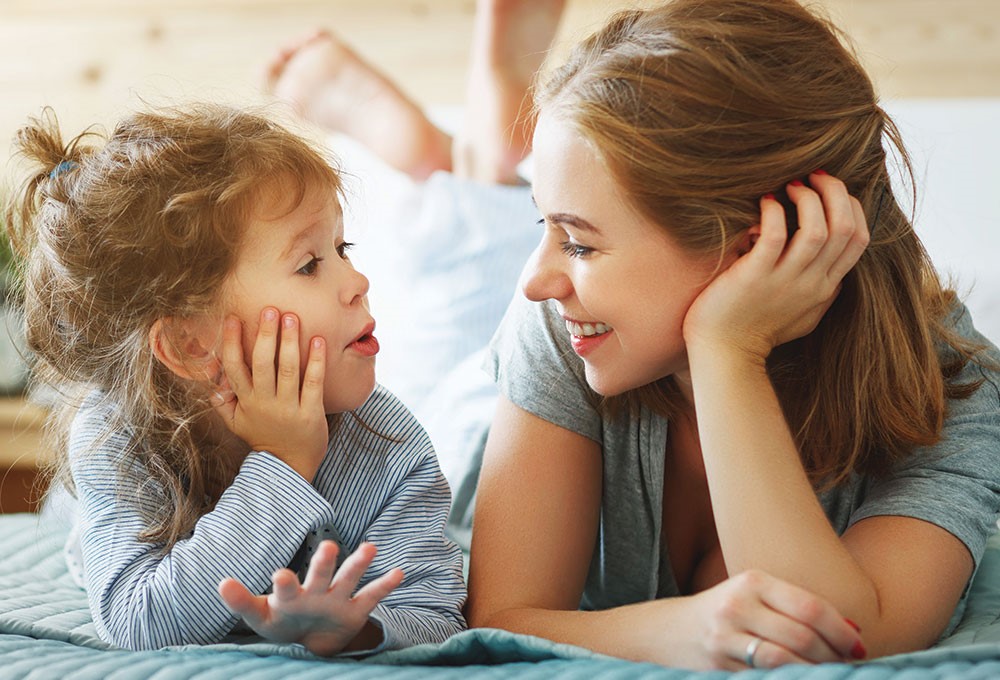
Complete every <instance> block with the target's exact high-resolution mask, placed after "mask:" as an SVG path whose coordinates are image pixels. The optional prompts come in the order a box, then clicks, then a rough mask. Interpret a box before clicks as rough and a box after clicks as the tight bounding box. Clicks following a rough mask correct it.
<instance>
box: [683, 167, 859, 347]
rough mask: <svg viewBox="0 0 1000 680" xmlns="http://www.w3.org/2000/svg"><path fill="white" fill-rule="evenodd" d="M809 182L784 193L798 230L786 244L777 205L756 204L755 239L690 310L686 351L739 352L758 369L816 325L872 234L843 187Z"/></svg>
mask: <svg viewBox="0 0 1000 680" xmlns="http://www.w3.org/2000/svg"><path fill="white" fill-rule="evenodd" d="M809 181H810V184H811V185H812V188H809V187H807V186H805V185H804V184H803V183H802V182H799V181H795V182H792V183H791V184H789V185H788V187H787V191H788V196H789V198H790V199H791V200H792V202H793V203H794V204H795V206H796V209H797V211H798V222H799V229H798V230H797V231H796V232H795V233H794V235H793V236H792V238H791V241H790V242H788V232H787V227H786V221H785V213H784V209H783V207H782V205H781V204H780V203H779V202H778V201H777V200H775V199H774V197H773V196H765V197H764V198H762V199H761V202H760V206H761V223H760V230H759V233H760V238H759V239H758V240H757V242H756V244H754V245H753V247H752V248H751V249H750V251H749V252H748V253H746V254H745V255H743V256H742V257H740V258H739V259H738V260H737V261H736V262H734V263H733V264H732V266H730V267H729V268H728V269H727V270H726V271H725V272H723V273H722V274H720V275H719V276H718V278H716V279H715V281H713V282H712V283H711V284H709V285H708V286H707V287H706V288H705V290H704V291H702V293H701V294H700V295H699V296H698V298H697V299H695V301H694V303H693V304H692V305H691V308H690V309H689V310H688V313H687V316H686V317H685V319H684V339H685V342H686V343H687V345H688V346H689V347H690V346H691V345H693V344H695V343H707V344H709V345H711V346H713V347H719V348H735V349H741V350H744V351H746V352H748V353H750V355H751V356H752V357H753V358H754V359H759V360H760V361H763V360H764V359H766V358H767V356H768V355H769V354H770V352H771V350H772V349H773V348H775V347H777V346H778V345H781V344H783V343H786V342H789V341H791V340H794V339H796V338H800V337H803V336H804V335H807V334H809V333H811V332H812V331H813V330H814V329H815V328H816V326H817V324H819V321H820V319H821V318H822V317H823V314H825V313H826V311H827V309H829V308H830V305H831V304H832V303H833V301H834V299H836V297H837V294H838V293H839V292H840V286H841V282H842V280H843V278H844V276H845V275H846V274H847V272H849V271H850V270H851V268H852V267H854V265H855V264H856V263H857V261H858V259H859V258H860V257H861V254H862V253H863V252H864V250H865V248H866V247H867V245H868V240H869V234H868V225H867V222H866V220H865V215H864V211H863V210H862V209H861V204H860V203H859V202H858V200H857V199H856V198H854V197H853V196H850V195H849V194H848V193H847V188H846V187H845V186H844V183H843V182H841V181H840V180H838V179H836V178H834V177H831V176H830V175H828V174H826V173H824V172H822V171H817V172H814V173H813V174H811V175H810V176H809ZM754 232H756V228H752V229H751V232H750V233H751V234H753V233H754Z"/></svg>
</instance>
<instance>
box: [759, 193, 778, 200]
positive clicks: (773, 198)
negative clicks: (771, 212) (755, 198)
mask: <svg viewBox="0 0 1000 680" xmlns="http://www.w3.org/2000/svg"><path fill="white" fill-rule="evenodd" d="M762 198H765V199H767V200H768V201H777V200H778V199H776V198H775V197H774V194H764V195H763V196H762Z"/></svg>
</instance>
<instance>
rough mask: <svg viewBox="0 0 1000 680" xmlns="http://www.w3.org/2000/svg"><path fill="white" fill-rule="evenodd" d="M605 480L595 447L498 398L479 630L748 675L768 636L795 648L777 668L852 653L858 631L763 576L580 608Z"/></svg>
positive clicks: (477, 554)
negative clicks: (750, 651)
mask: <svg viewBox="0 0 1000 680" xmlns="http://www.w3.org/2000/svg"><path fill="white" fill-rule="evenodd" d="M601 478H602V461H601V449H600V446H599V445H598V444H597V443H596V442H594V441H592V440H590V439H587V438H586V437H583V436H582V435H579V434H576V433H574V432H571V431H569V430H566V429H564V428H561V427H558V426H556V425H553V424H551V423H549V422H547V421H545V420H542V419H540V418H538V417H536V416H534V415H531V414H530V413H528V412H527V411H524V410H522V409H521V408H519V407H517V406H515V405H514V404H512V403H511V402H510V401H509V400H507V399H506V398H504V397H501V399H500V404H499V406H498V408H497V412H496V417H495V418H494V422H493V427H492V429H491V431H490V436H489V441H488V443H487V447H486V454H485V460H484V464H483V470H482V473H481V475H480V482H479V490H478V497H477V504H476V519H475V531H474V532H473V544H472V553H471V555H472V563H471V565H470V572H469V579H470V580H469V605H468V608H467V610H466V612H467V615H468V617H469V623H470V625H471V626H475V627H498V628H504V629H507V630H511V631H514V632H519V633H526V634H530V635H537V636H540V637H545V638H548V639H550V640H555V641H558V642H566V643H570V644H575V645H579V646H582V647H586V648H588V649H592V650H594V651H598V652H602V653H605V654H611V655H615V656H620V657H624V658H629V659H634V660H638V661H652V662H657V663H661V664H665V665H672V666H686V667H690V668H725V669H729V670H741V669H745V668H746V665H745V664H744V654H745V650H746V647H747V644H748V643H749V642H750V641H751V640H752V639H753V636H761V637H763V636H764V633H765V631H770V632H769V633H768V635H769V636H770V637H772V638H774V639H778V640H780V641H781V642H782V643H783V645H784V647H785V648H786V649H792V650H794V651H792V652H788V653H785V654H784V655H783V656H780V655H775V654H772V655H771V659H770V660H769V664H770V663H778V662H788V661H799V662H804V661H834V660H841V659H843V658H847V657H849V656H850V651H851V649H852V648H853V647H854V645H855V644H856V643H857V636H856V633H855V631H854V630H853V629H852V628H851V627H850V626H849V625H848V624H847V623H845V622H844V620H843V618H842V617H840V616H839V614H838V613H837V612H836V610H835V609H834V608H833V607H832V606H830V605H829V604H828V603H826V602H825V601H823V600H821V599H820V598H816V597H814V596H812V595H811V594H809V593H807V592H805V591H803V590H801V589H799V588H797V587H794V586H791V585H789V584H787V583H784V582H782V581H780V580H778V579H774V578H771V577H769V576H768V575H766V574H763V573H759V572H751V573H748V574H746V575H744V576H742V577H740V578H737V579H730V580H728V581H726V582H724V583H723V584H721V585H720V586H717V587H715V588H712V589H711V590H708V591H705V592H704V593H701V594H699V595H696V596H693V597H678V598H669V599H663V600H656V601H651V602H643V603H639V604H634V605H629V606H623V607H618V608H613V609H608V610H605V611H593V612H590V611H578V607H579V604H580V598H581V595H582V593H583V589H584V583H585V580H586V577H587V573H588V570H589V567H590V562H591V559H592V556H593V553H594V549H595V546H596V542H597V537H598V526H599V513H600V507H601V493H602V481H601ZM621 502H626V503H627V502H630V499H622V501H621ZM756 660H757V662H758V663H762V662H763V661H764V657H763V655H761V656H759V657H756Z"/></svg>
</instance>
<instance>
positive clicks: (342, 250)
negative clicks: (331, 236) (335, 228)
mask: <svg viewBox="0 0 1000 680" xmlns="http://www.w3.org/2000/svg"><path fill="white" fill-rule="evenodd" d="M354 245H355V244H353V243H349V242H348V241H344V242H343V243H341V244H340V245H339V246H337V254H338V255H340V256H341V257H343V258H346V257H347V251H348V250H350V249H351V248H353V247H354Z"/></svg>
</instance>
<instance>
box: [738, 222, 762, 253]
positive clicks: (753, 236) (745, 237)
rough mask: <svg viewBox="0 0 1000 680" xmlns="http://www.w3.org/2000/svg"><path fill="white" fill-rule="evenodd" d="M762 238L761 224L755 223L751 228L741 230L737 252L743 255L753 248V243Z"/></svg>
mask: <svg viewBox="0 0 1000 680" xmlns="http://www.w3.org/2000/svg"><path fill="white" fill-rule="evenodd" d="M759 238H760V225H759V224H755V225H754V226H752V227H750V228H749V229H744V230H743V231H742V232H740V236H739V240H738V241H737V242H736V254H737V256H739V257H743V256H744V255H746V254H747V253H749V252H750V251H751V250H752V249H753V245H754V244H755V243H757V239H759Z"/></svg>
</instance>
